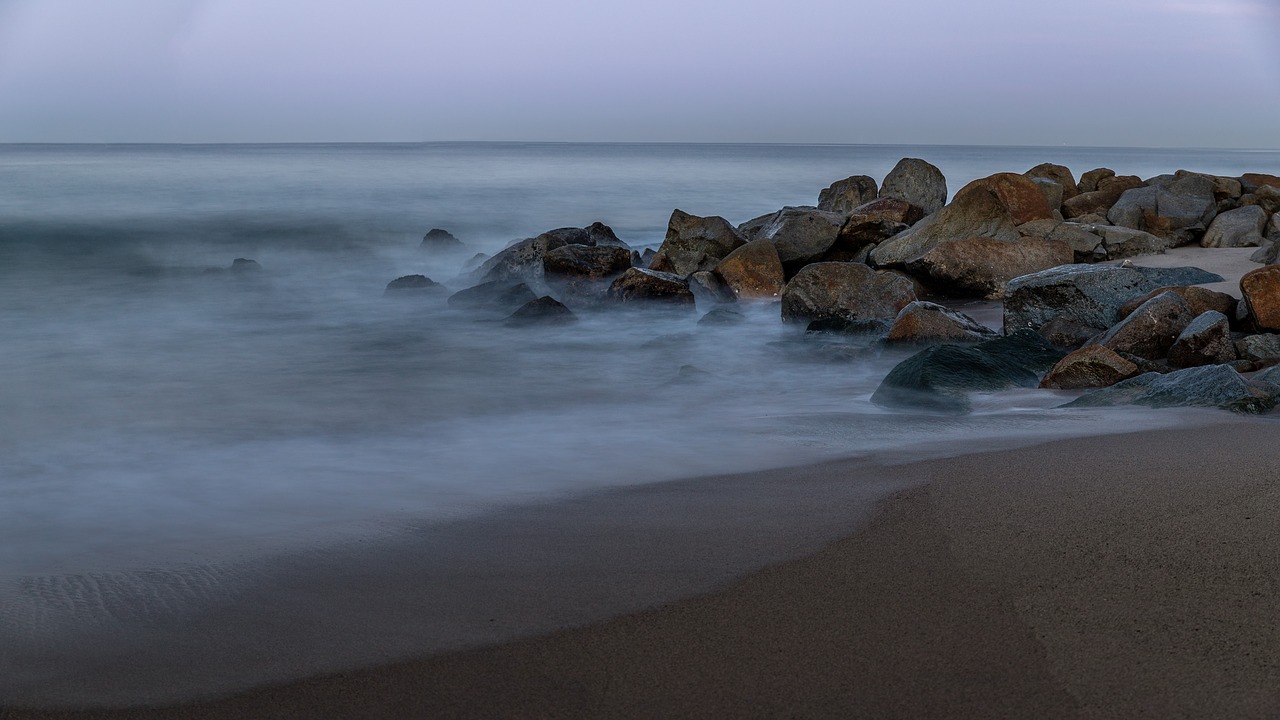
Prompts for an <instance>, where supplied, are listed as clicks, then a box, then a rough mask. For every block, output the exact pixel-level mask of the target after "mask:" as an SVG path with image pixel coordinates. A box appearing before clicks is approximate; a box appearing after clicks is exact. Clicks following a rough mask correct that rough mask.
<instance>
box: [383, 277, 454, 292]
mask: <svg viewBox="0 0 1280 720" xmlns="http://www.w3.org/2000/svg"><path fill="white" fill-rule="evenodd" d="M443 287H444V286H443V285H441V284H440V283H438V282H436V281H434V280H432V279H431V278H429V277H427V276H426V275H404V276H402V277H398V278H396V279H395V280H392V281H391V282H389V283H387V287H386V289H385V290H383V294H385V295H403V294H418V293H421V292H423V291H429V290H440V289H442V288H443Z"/></svg>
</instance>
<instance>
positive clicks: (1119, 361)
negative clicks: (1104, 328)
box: [1040, 345, 1139, 390]
mask: <svg viewBox="0 0 1280 720" xmlns="http://www.w3.org/2000/svg"><path fill="white" fill-rule="evenodd" d="M1138 372H1139V371H1138V366H1137V365H1136V364H1134V363H1132V362H1130V361H1129V360H1127V359H1125V358H1123V357H1121V356H1120V355H1119V354H1117V353H1116V351H1114V350H1112V349H1111V348H1108V347H1103V346H1102V345H1089V346H1087V347H1082V348H1080V349H1079V350H1076V351H1075V352H1072V353H1070V354H1068V355H1067V356H1066V357H1064V358H1062V359H1061V360H1059V361H1058V364H1056V365H1054V366H1053V369H1052V370H1050V371H1049V372H1048V373H1047V374H1046V375H1045V376H1044V379H1043V380H1041V381H1040V387H1042V388H1048V389H1053V390H1083V389H1085V388H1099V387H1107V386H1109V385H1115V384H1116V383H1118V382H1120V381H1121V380H1127V379H1128V378H1131V377H1133V376H1134V375H1137V374H1138Z"/></svg>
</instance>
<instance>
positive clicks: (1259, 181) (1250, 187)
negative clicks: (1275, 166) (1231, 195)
mask: <svg viewBox="0 0 1280 720" xmlns="http://www.w3.org/2000/svg"><path fill="white" fill-rule="evenodd" d="M1240 187H1241V189H1242V190H1243V191H1244V192H1247V193H1253V192H1257V191H1258V188H1261V187H1273V188H1280V177H1277V176H1275V175H1267V174H1265V173H1245V174H1244V175H1241V176H1240Z"/></svg>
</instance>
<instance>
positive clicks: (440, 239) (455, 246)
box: [418, 228, 466, 252]
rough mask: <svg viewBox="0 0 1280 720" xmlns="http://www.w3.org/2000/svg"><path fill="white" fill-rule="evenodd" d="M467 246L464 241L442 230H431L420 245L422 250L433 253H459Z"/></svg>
mask: <svg viewBox="0 0 1280 720" xmlns="http://www.w3.org/2000/svg"><path fill="white" fill-rule="evenodd" d="M464 247H466V246H465V245H463V244H462V241H461V240H459V239H458V238H456V237H454V236H453V233H451V232H449V231H448V230H441V229H440V228H431V229H430V230H428V231H427V234H426V235H423V236H422V242H421V243H420V244H419V245H418V248H419V249H421V250H431V251H432V252H457V251H459V250H462V249H463V248H464Z"/></svg>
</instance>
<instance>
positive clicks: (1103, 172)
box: [1076, 168, 1116, 194]
mask: <svg viewBox="0 0 1280 720" xmlns="http://www.w3.org/2000/svg"><path fill="white" fill-rule="evenodd" d="M1115 176H1116V171H1115V170H1112V169H1111V168H1095V169H1093V170H1088V171H1086V172H1085V173H1084V174H1083V175H1081V176H1080V182H1078V183H1076V189H1077V190H1079V191H1080V193H1081V194H1083V193H1090V192H1093V191H1095V190H1097V189H1098V181H1099V180H1103V179H1106V178H1113V177H1115Z"/></svg>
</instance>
